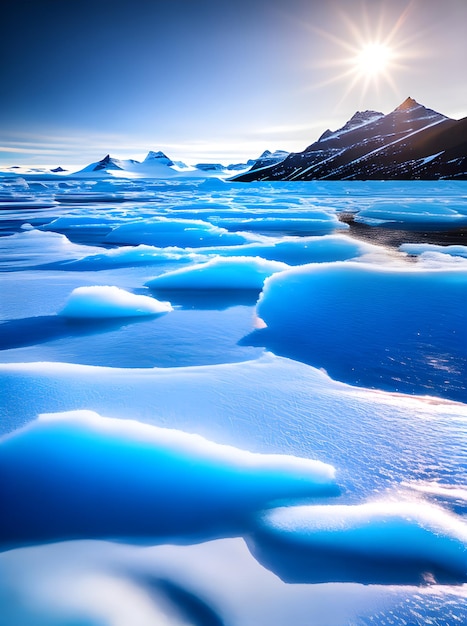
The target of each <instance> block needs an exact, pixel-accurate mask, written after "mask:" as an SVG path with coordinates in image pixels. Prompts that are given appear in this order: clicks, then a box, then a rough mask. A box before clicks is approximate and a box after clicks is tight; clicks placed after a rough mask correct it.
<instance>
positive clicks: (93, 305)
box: [59, 285, 173, 319]
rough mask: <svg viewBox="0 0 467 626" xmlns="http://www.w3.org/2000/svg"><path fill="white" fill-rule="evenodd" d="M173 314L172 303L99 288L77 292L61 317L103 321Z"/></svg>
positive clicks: (82, 288) (97, 286)
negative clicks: (116, 318) (170, 312)
mask: <svg viewBox="0 0 467 626" xmlns="http://www.w3.org/2000/svg"><path fill="white" fill-rule="evenodd" d="M172 310H173V309H172V306H171V304H170V302H159V300H156V299H155V298H150V297H149V296H138V295H136V294H133V293H130V292H129V291H125V290H124V289H120V288H119V287H111V286H100V285H95V286H92V287H77V288H76V289H74V290H73V291H72V293H71V294H70V296H69V297H68V300H67V302H66V304H65V307H64V308H63V309H62V310H61V311H60V313H59V315H62V316H63V317H69V318H75V319H102V318H115V317H140V316H144V315H158V314H160V313H167V312H169V311H172Z"/></svg>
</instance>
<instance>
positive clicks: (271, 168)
mask: <svg viewBox="0 0 467 626" xmlns="http://www.w3.org/2000/svg"><path fill="white" fill-rule="evenodd" d="M440 178H455V179H458V180H459V179H462V180H466V179H467V118H466V119H463V120H459V121H457V120H453V119H450V118H448V117H446V116H445V115H442V114H441V113H438V112H437V111H434V110H433V109H428V108H426V107H425V106H423V105H421V104H419V103H418V102H417V101H416V100H414V99H413V98H411V97H408V98H406V99H405V100H404V101H403V102H402V104H400V105H399V106H398V107H397V108H396V109H394V110H393V111H392V112H391V113H388V114H387V115H384V114H383V113H380V112H378V111H371V110H368V111H357V112H356V113H355V114H354V115H353V116H352V117H351V118H350V120H349V121H348V122H346V124H345V125H344V126H342V127H341V128H339V129H338V130H336V131H331V130H326V131H325V132H324V133H323V134H322V135H321V137H320V138H319V139H318V140H317V141H315V142H314V143H312V144H311V145H309V146H308V147H307V148H305V150H304V151H303V152H298V153H292V154H290V155H289V156H288V157H287V158H285V159H284V160H282V161H281V162H279V163H275V164H271V165H269V164H266V167H262V168H261V169H256V168H252V169H251V170H250V171H248V172H246V173H245V174H243V175H240V176H239V177H237V178H236V180H240V181H245V182H246V181H250V180H401V179H402V180H437V179H440Z"/></svg>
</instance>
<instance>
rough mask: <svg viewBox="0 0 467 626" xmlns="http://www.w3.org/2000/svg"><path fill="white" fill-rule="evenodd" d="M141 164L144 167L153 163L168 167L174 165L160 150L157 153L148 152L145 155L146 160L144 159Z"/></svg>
mask: <svg viewBox="0 0 467 626" xmlns="http://www.w3.org/2000/svg"><path fill="white" fill-rule="evenodd" d="M143 163H145V164H146V165H150V164H153V163H160V164H162V165H169V166H172V165H175V164H174V162H173V161H172V159H169V157H168V156H167V155H166V154H164V153H163V152H161V151H160V150H159V151H158V152H154V151H153V150H150V151H149V152H148V153H147V155H146V158H145V159H144V161H143Z"/></svg>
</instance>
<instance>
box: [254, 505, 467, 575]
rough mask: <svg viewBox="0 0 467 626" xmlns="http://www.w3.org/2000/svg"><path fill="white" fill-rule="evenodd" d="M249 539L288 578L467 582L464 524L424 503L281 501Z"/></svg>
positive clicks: (259, 554)
mask: <svg viewBox="0 0 467 626" xmlns="http://www.w3.org/2000/svg"><path fill="white" fill-rule="evenodd" d="M248 543H249V545H250V548H251V549H252V550H253V553H254V555H255V556H256V558H257V559H259V561H260V562H261V563H263V564H264V565H265V566H266V567H268V568H269V569H272V570H273V571H275V572H276V573H277V574H278V575H279V576H281V578H283V579H284V580H285V581H286V582H289V583H290V582H293V583H297V582H308V583H320V582H360V583H366V584H368V583H373V584H374V583H385V584H419V583H422V582H425V583H429V582H431V583H433V582H435V581H437V582H448V583H459V582H466V581H467V524H466V523H465V521H463V520H462V518H460V517H456V516H454V515H452V514H450V513H447V512H446V511H444V510H442V509H439V508H438V507H435V506H433V505H428V504H426V503H423V502H417V501H413V502H390V501H379V502H370V503H365V504H360V505H317V506H302V507H293V506H291V507H287V508H280V509H276V510H273V511H271V512H268V513H267V514H265V515H264V517H263V518H262V520H261V522H260V523H259V526H258V529H257V530H256V531H255V532H253V535H252V538H250V539H249V541H248Z"/></svg>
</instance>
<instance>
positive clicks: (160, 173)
mask: <svg viewBox="0 0 467 626" xmlns="http://www.w3.org/2000/svg"><path fill="white" fill-rule="evenodd" d="M172 166H175V164H174V162H173V161H172V160H171V159H169V157H168V156H167V155H165V154H164V153H163V152H153V151H152V150H151V151H150V152H148V154H147V156H146V158H145V159H144V161H143V162H142V163H141V162H140V161H136V160H135V159H125V160H123V159H116V158H114V157H111V156H110V154H107V155H106V156H105V157H104V158H103V159H101V160H100V161H97V162H95V163H90V164H89V165H87V166H86V167H85V168H83V169H82V170H79V171H78V172H74V174H73V176H80V177H81V176H83V177H84V176H86V177H94V176H96V177H103V176H113V177H119V178H128V177H129V178H134V177H136V178H166V177H167V178H168V177H171V176H176V175H177V171H176V170H175V169H174V168H173V167H172Z"/></svg>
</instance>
